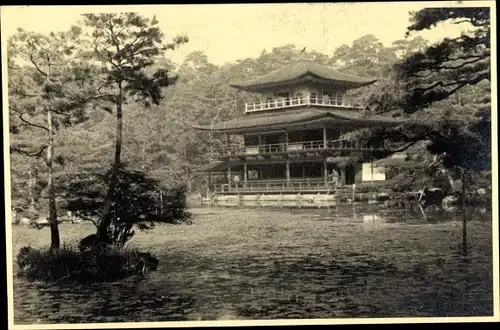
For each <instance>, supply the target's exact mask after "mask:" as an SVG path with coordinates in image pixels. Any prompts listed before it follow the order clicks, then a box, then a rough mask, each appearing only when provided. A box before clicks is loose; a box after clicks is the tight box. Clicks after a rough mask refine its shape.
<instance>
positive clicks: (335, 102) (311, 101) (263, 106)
mask: <svg viewBox="0 0 500 330" xmlns="http://www.w3.org/2000/svg"><path fill="white" fill-rule="evenodd" d="M304 105H317V106H323V107H334V108H349V109H362V107H361V106H360V105H359V104H355V103H350V102H349V101H346V99H345V98H344V97H342V98H336V97H325V96H320V97H318V96H314V95H304V96H297V97H288V98H277V99H273V100H267V101H262V102H255V103H245V113H248V112H256V111H265V110H272V109H283V108H292V107H298V106H304Z"/></svg>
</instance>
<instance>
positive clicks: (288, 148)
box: [212, 139, 385, 159]
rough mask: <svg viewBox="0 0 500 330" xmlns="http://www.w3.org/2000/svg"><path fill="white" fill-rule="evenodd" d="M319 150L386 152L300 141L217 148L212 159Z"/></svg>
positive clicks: (333, 142)
mask: <svg viewBox="0 0 500 330" xmlns="http://www.w3.org/2000/svg"><path fill="white" fill-rule="evenodd" d="M317 150H353V151H363V150H385V146H384V147H380V148H373V147H370V146H368V145H367V144H366V143H363V142H361V141H348V140H344V139H339V140H327V141H326V144H325V143H324V141H323V140H317V141H300V142H289V143H274V144H260V145H252V146H245V145H243V144H234V145H231V146H225V147H215V148H213V150H212V159H222V158H225V157H231V156H261V155H266V154H280V153H287V152H293V153H307V152H311V151H317Z"/></svg>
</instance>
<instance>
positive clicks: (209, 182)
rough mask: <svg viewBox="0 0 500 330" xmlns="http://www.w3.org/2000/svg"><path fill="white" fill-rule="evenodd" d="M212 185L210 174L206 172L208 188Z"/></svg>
mask: <svg viewBox="0 0 500 330" xmlns="http://www.w3.org/2000/svg"><path fill="white" fill-rule="evenodd" d="M211 185H212V172H208V187H210V186H211Z"/></svg>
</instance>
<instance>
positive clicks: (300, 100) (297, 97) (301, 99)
mask: <svg viewBox="0 0 500 330" xmlns="http://www.w3.org/2000/svg"><path fill="white" fill-rule="evenodd" d="M302 103H304V96H303V95H302V93H300V92H299V93H297V94H295V101H294V104H302Z"/></svg>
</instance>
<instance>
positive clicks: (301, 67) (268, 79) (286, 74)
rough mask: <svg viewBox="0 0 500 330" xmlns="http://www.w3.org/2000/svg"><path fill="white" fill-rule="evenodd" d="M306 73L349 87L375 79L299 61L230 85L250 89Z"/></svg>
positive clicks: (303, 75)
mask: <svg viewBox="0 0 500 330" xmlns="http://www.w3.org/2000/svg"><path fill="white" fill-rule="evenodd" d="M308 75H311V76H312V77H316V78H319V79H321V80H323V81H329V82H331V83H344V84H346V85H347V86H349V87H350V88H357V87H362V86H365V85H369V84H372V83H374V82H375V81H377V79H375V78H362V77H357V76H353V75H349V74H345V73H341V72H337V71H334V70H332V69H330V68H329V67H327V66H324V65H321V64H318V63H314V62H299V63H296V64H291V65H288V66H285V67H283V68H280V69H277V70H274V71H272V72H270V73H268V74H265V75H263V76H261V77H258V78H256V79H253V80H250V81H247V82H239V83H237V82H235V83H231V84H230V86H232V87H235V88H239V89H242V90H248V91H252V90H255V89H259V88H265V87H270V86H273V85H276V84H280V83H286V82H293V81H295V80H298V79H300V78H303V77H305V76H308Z"/></svg>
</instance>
